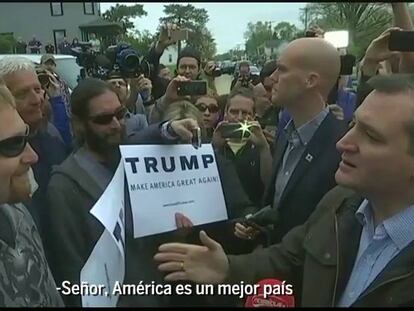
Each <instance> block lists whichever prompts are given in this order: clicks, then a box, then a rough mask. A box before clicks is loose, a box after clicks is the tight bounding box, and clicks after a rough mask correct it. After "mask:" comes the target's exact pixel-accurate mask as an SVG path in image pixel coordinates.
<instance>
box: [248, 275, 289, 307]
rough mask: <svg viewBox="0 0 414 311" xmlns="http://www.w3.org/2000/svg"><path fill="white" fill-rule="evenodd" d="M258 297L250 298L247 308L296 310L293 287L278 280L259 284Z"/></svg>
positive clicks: (268, 280) (264, 281)
mask: <svg viewBox="0 0 414 311" xmlns="http://www.w3.org/2000/svg"><path fill="white" fill-rule="evenodd" d="M257 285H259V289H258V292H257V295H251V296H248V297H247V299H246V302H245V304H244V307H245V308H263V307H268V308H294V307H295V297H294V296H293V286H292V285H291V284H287V283H286V282H285V281H283V282H282V281H280V280H277V279H265V280H261V281H260V282H259V283H257Z"/></svg>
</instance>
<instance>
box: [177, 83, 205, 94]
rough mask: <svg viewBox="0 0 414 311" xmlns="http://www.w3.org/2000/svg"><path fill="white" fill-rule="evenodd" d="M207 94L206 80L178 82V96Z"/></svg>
mask: <svg viewBox="0 0 414 311" xmlns="http://www.w3.org/2000/svg"><path fill="white" fill-rule="evenodd" d="M206 94H207V82H206V81H188V82H178V89H177V95H179V96H187V95H191V96H198V95H206Z"/></svg>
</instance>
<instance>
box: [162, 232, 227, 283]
mask: <svg viewBox="0 0 414 311" xmlns="http://www.w3.org/2000/svg"><path fill="white" fill-rule="evenodd" d="M200 240H201V243H202V244H203V246H199V245H192V244H184V243H167V244H162V245H161V246H160V247H159V248H158V253H157V254H155V256H154V259H155V261H158V262H160V265H159V266H158V269H159V270H160V271H163V272H167V275H166V276H165V278H164V279H165V280H166V281H178V280H188V281H193V282H196V283H208V284H219V283H222V282H223V281H224V280H225V279H226V276H227V273H228V270H229V263H228V259H227V256H226V254H225V253H224V250H223V248H222V247H221V245H220V244H219V243H217V242H216V241H214V240H213V239H211V238H209V237H208V236H207V234H206V233H205V232H204V231H201V232H200Z"/></svg>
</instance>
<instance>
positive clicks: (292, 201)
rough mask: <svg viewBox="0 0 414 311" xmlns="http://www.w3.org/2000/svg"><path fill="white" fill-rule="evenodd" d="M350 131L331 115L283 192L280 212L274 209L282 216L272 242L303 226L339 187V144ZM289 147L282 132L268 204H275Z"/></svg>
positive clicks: (322, 125)
mask: <svg viewBox="0 0 414 311" xmlns="http://www.w3.org/2000/svg"><path fill="white" fill-rule="evenodd" d="M346 130H347V125H346V123H345V122H343V121H340V120H338V119H336V117H335V116H334V115H332V114H331V113H329V114H328V115H327V116H326V118H325V119H324V120H323V121H322V123H321V124H320V126H319V128H318V129H317V130H316V132H315V134H314V135H313V137H312V139H311V140H310V141H309V143H308V144H307V146H306V149H305V151H304V153H303V155H302V156H301V158H300V160H299V162H298V164H297V166H296V168H295V169H294V171H293V173H292V175H291V177H290V179H289V181H288V184H287V185H286V188H285V190H284V191H283V193H282V196H281V199H280V203H279V206H278V208H277V210H276V209H274V208H273V209H272V210H271V212H273V213H276V214H277V215H278V216H277V217H278V221H277V223H276V224H275V229H274V230H272V234H271V241H272V242H274V243H276V242H279V241H280V240H281V238H282V237H283V236H284V235H285V234H286V233H287V232H289V231H290V229H292V228H293V227H295V226H298V225H301V224H303V223H304V222H305V221H306V220H307V219H308V217H309V215H310V214H311V213H312V212H313V211H314V209H315V207H316V205H317V204H318V202H319V201H320V200H321V198H322V197H323V196H324V195H325V194H326V193H327V192H328V191H329V190H330V189H332V188H333V187H334V186H335V185H336V182H335V172H336V170H337V169H338V165H339V161H340V153H339V152H338V151H337V149H336V143H337V141H338V140H339V139H340V138H341V137H342V136H343V135H344V133H345V132H346ZM287 145H288V141H287V137H286V135H285V133H284V131H281V132H280V134H279V135H278V138H277V141H276V143H275V153H274V162H273V163H274V165H273V175H272V179H271V182H270V184H269V187H268V189H267V191H266V196H265V205H268V204H273V199H274V195H275V183H276V177H277V172H278V169H279V167H280V165H281V163H282V160H283V155H284V153H285V150H286V147H287ZM272 218H273V217H272Z"/></svg>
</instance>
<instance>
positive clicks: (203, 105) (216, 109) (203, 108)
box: [197, 104, 219, 113]
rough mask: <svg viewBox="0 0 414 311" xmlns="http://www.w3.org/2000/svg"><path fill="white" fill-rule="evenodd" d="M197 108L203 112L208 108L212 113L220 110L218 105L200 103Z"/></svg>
mask: <svg viewBox="0 0 414 311" xmlns="http://www.w3.org/2000/svg"><path fill="white" fill-rule="evenodd" d="M197 109H198V110H200V111H201V112H204V111H206V110H207V109H208V111H210V112H211V113H216V112H218V111H219V107H218V106H216V105H205V104H200V105H197Z"/></svg>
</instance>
